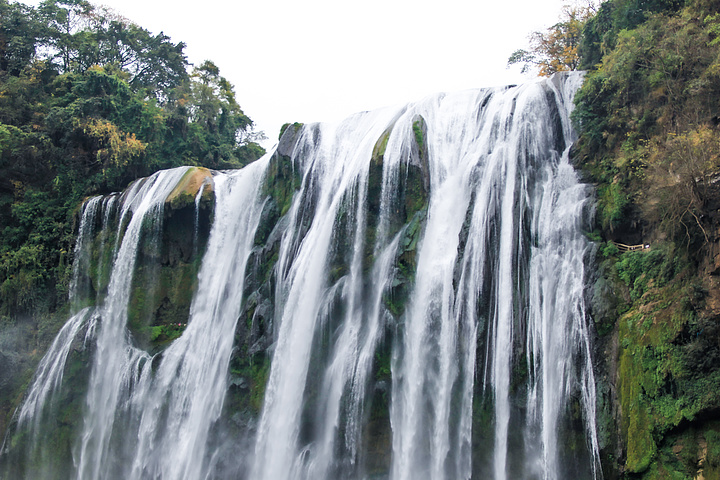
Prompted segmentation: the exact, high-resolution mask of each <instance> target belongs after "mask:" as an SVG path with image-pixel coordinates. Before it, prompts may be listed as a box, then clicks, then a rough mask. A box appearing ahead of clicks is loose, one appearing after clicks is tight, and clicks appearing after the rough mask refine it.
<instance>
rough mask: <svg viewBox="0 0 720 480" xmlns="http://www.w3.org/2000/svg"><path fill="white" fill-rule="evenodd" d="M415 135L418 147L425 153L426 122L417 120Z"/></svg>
mask: <svg viewBox="0 0 720 480" xmlns="http://www.w3.org/2000/svg"><path fill="white" fill-rule="evenodd" d="M412 128H413V134H414V135H415V141H416V142H417V145H418V147H419V149H420V151H423V150H424V149H425V132H424V129H425V122H424V120H422V119H421V120H416V121H414V122H413V126H412Z"/></svg>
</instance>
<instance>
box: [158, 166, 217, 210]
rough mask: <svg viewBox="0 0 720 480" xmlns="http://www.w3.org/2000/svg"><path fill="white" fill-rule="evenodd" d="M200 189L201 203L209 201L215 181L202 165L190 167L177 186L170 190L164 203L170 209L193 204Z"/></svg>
mask: <svg viewBox="0 0 720 480" xmlns="http://www.w3.org/2000/svg"><path fill="white" fill-rule="evenodd" d="M200 189H202V197H201V199H200V201H201V202H202V203H207V202H211V201H212V200H213V199H214V194H215V183H214V182H213V178H212V172H210V170H208V169H207V168H204V167H190V168H189V169H188V171H187V172H185V175H183V176H182V178H181V179H180V181H179V182H178V184H177V186H176V187H175V188H174V189H173V191H172V192H170V195H168V197H167V199H166V200H165V204H166V206H168V207H170V209H172V210H177V209H180V208H184V207H186V206H188V205H191V204H194V203H195V198H197V195H198V193H199V192H200Z"/></svg>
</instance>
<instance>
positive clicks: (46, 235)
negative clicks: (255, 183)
mask: <svg viewBox="0 0 720 480" xmlns="http://www.w3.org/2000/svg"><path fill="white" fill-rule="evenodd" d="M184 49H185V44H184V43H182V42H177V43H175V42H173V41H172V40H171V39H170V38H169V37H168V36H166V35H165V34H163V33H162V32H161V33H159V34H153V33H151V32H149V31H148V30H146V29H144V28H142V27H140V26H138V25H136V24H134V23H132V22H130V21H129V20H127V19H125V18H123V17H121V16H119V15H117V14H116V13H114V12H112V11H111V10H108V9H105V8H101V7H97V6H94V5H93V4H91V3H88V2H87V1H85V0H45V1H43V2H42V3H41V4H40V5H39V6H38V7H37V8H33V7H31V6H27V5H23V4H22V3H14V2H12V3H11V2H10V1H8V0H0V237H2V238H0V319H2V316H3V315H10V314H11V313H12V314H13V315H17V314H22V313H23V312H26V313H31V312H38V309H40V310H43V309H45V310H51V309H53V308H55V304H57V303H58V302H60V303H62V302H63V301H64V296H65V294H66V289H67V283H68V278H69V277H68V275H69V270H68V269H69V267H68V265H69V264H70V262H69V260H70V259H68V256H69V252H71V251H72V248H71V246H72V243H73V238H74V237H73V231H72V229H73V222H74V213H75V211H76V208H77V206H78V205H79V203H80V202H81V200H82V199H83V198H84V197H86V196H88V195H92V194H96V193H107V192H109V191H114V190H119V189H122V188H124V187H125V186H127V184H128V183H129V182H130V181H132V180H134V179H135V178H138V177H140V176H146V175H149V174H151V173H153V172H154V171H156V170H158V169H163V168H171V167H175V166H179V165H202V166H205V167H208V168H215V169H219V168H237V167H241V166H243V165H245V164H247V163H249V162H251V161H254V160H255V159H257V158H259V157H260V156H261V155H262V154H263V153H264V150H263V149H262V147H261V146H260V145H258V144H257V143H255V141H254V140H255V139H256V138H257V137H258V135H262V134H261V133H260V134H258V133H256V132H254V130H253V122H252V120H251V119H250V118H249V117H248V116H247V115H245V113H244V112H243V111H242V109H241V108H240V105H239V103H238V101H237V99H236V96H235V90H234V87H233V85H232V84H231V83H230V82H229V81H228V80H227V79H226V78H224V77H223V76H222V75H221V74H220V70H219V69H218V67H217V66H216V65H215V64H214V63H212V62H210V61H206V62H204V63H202V64H201V65H199V66H195V67H193V66H192V65H190V64H189V63H188V60H187V58H186V56H185V53H184Z"/></svg>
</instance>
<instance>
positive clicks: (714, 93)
mask: <svg viewBox="0 0 720 480" xmlns="http://www.w3.org/2000/svg"><path fill="white" fill-rule="evenodd" d="M718 7H720V4H718V2H714V1H702V0H698V1H688V2H669V1H665V2H663V1H659V2H645V3H643V2H634V1H631V0H613V1H608V2H606V3H603V4H602V5H601V7H600V8H599V11H598V12H597V13H596V15H595V16H593V17H592V18H591V19H590V20H589V21H588V22H587V23H586V25H585V31H584V34H583V41H582V43H581V53H582V54H583V58H584V61H585V67H586V68H589V69H590V72H588V74H587V76H586V80H585V84H584V86H583V87H582V89H581V90H580V92H579V93H578V95H577V109H576V112H575V119H576V120H577V122H578V124H579V128H580V130H581V132H582V134H581V136H580V139H579V141H578V143H577V145H576V147H575V154H574V157H575V160H576V162H577V165H578V166H579V167H580V168H581V169H582V170H583V171H584V173H585V175H586V178H587V180H588V181H590V182H593V183H594V184H595V185H596V191H597V197H598V208H597V231H596V232H595V233H594V235H595V236H594V238H595V239H596V240H598V241H599V242H600V244H599V249H598V257H597V266H598V270H597V275H596V278H595V280H594V281H593V282H592V284H591V285H589V287H590V289H591V290H592V294H593V295H594V298H593V302H592V303H593V317H594V320H595V323H596V329H597V332H598V342H597V349H596V360H597V367H596V370H597V371H598V373H599V378H600V382H599V385H598V392H599V396H600V398H599V405H598V407H599V408H598V411H599V412H600V416H599V418H598V423H599V430H600V437H601V442H602V447H603V451H604V459H605V461H604V466H605V473H606V478H644V479H660V478H705V479H711V478H720V477H718V470H717V464H718V460H717V452H718V450H717V447H715V446H714V445H716V438H717V436H718V420H720V395H719V394H718V392H720V310H719V309H718V305H719V304H718V299H719V298H720V289H718V286H719V285H720V284H719V283H718V278H717V274H718V265H719V264H718V256H717V252H718V244H720V214H719V213H718V207H720V203H719V202H718V200H719V199H720V187H719V186H718V185H717V182H716V179H717V177H718V175H719V174H720V149H719V148H718V145H720V144H719V143H718V142H719V141H720V130H718V123H719V122H718V120H717V119H718V115H720V76H719V75H720V56H719V55H718V53H719V52H720V51H719V50H718V48H717V43H718V40H717V38H718V34H719V33H720V30H719V29H718V27H717V25H718V23H717V21H718ZM623 245H643V246H649V248H640V249H638V250H636V251H625V250H626V249H625V247H624V246H623Z"/></svg>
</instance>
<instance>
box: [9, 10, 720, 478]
mask: <svg viewBox="0 0 720 480" xmlns="http://www.w3.org/2000/svg"><path fill="white" fill-rule="evenodd" d="M183 49H184V44H183V43H173V42H172V41H171V39H170V38H168V37H167V36H165V35H163V34H162V33H160V34H152V33H150V32H148V31H147V30H145V29H143V28H142V27H140V26H137V25H135V24H133V23H131V22H129V21H128V20H126V19H123V18H121V17H119V16H117V15H116V14H114V13H113V12H111V11H108V10H104V9H102V8H98V7H94V6H93V5H91V4H89V3H87V2H84V1H82V0H68V1H58V0H46V1H45V2H43V3H42V4H41V5H40V6H39V7H37V8H32V7H29V6H25V5H23V4H21V3H10V2H9V1H8V0H0V230H1V232H2V233H1V235H0V432H2V431H4V430H5V426H6V425H7V422H8V421H9V420H10V417H11V416H12V413H13V410H14V408H15V407H16V406H17V405H18V403H19V402H20V401H21V398H22V394H23V391H24V390H25V387H26V386H27V384H28V382H29V381H30V379H31V377H32V373H33V371H34V367H35V366H36V365H37V362H38V361H39V360H40V358H41V357H42V354H43V352H44V351H45V349H46V348H47V345H48V344H49V342H50V341H51V340H52V338H53V336H54V335H55V333H56V332H57V330H58V329H59V328H60V326H61V325H62V323H63V322H64V321H65V320H66V318H67V313H68V306H67V305H66V303H67V300H66V299H67V291H68V288H69V281H70V276H71V275H70V274H71V265H72V251H73V242H74V238H75V233H76V232H75V229H76V227H77V226H76V223H77V212H78V208H79V205H80V203H81V201H82V200H83V199H84V198H86V197H87V196H88V195H92V194H97V193H107V192H110V191H115V190H118V189H122V188H124V187H126V186H127V185H128V183H129V182H130V181H132V180H134V179H135V178H138V177H141V176H146V175H148V174H150V173H152V172H154V171H156V170H158V169H163V168H169V167H174V166H178V165H198V166H204V167H208V168H211V169H223V168H234V167H240V166H242V165H245V164H247V163H249V162H252V161H253V160H255V159H257V158H259V157H260V156H261V155H262V153H264V152H263V150H262V148H261V147H260V146H259V145H258V144H257V143H255V142H254V140H255V139H257V135H258V134H256V133H255V132H254V131H253V124H252V121H251V120H250V119H249V118H248V117H247V116H246V115H245V114H244V113H243V112H242V110H241V108H240V106H239V104H238V101H237V99H236V97H235V92H234V90H233V86H232V85H231V84H230V82H228V81H227V80H226V79H225V78H223V77H222V76H221V75H220V72H219V70H218V68H217V67H216V66H215V65H214V64H213V63H212V62H210V61H207V62H204V63H203V64H202V65H200V66H192V65H190V64H189V63H188V61H187V59H186V57H185V55H184V53H183ZM510 63H523V64H524V65H525V66H526V67H527V68H537V70H538V72H539V73H540V74H541V75H550V74H552V73H554V72H557V71H562V70H574V69H581V70H586V71H587V74H586V76H585V82H584V85H583V87H582V88H581V90H580V91H579V93H578V95H577V97H576V109H575V113H574V120H575V122H576V124H577V127H578V131H579V132H580V138H579V140H578V142H577V143H576V145H575V147H574V149H573V158H574V162H575V164H576V166H577V167H578V168H579V169H580V170H581V171H582V173H583V175H584V178H585V180H586V181H587V182H590V183H592V184H593V185H594V186H595V189H596V193H597V209H596V222H595V224H596V228H595V230H594V231H592V232H587V235H588V236H589V237H590V238H591V239H592V240H594V241H595V242H597V246H598V248H597V256H596V267H597V268H596V273H595V274H594V276H593V278H591V279H589V282H588V297H589V298H591V299H592V300H591V303H592V317H593V320H594V324H595V330H596V342H595V352H594V354H595V362H596V371H597V373H598V379H599V381H598V397H599V405H598V412H599V418H598V429H599V437H600V442H601V450H602V452H603V462H604V465H603V470H604V473H605V477H606V478H643V479H660V478H663V479H665V478H677V479H684V478H698V475H699V474H700V472H702V475H703V478H705V479H712V478H715V479H719V478H720V395H719V394H718V392H719V391H720V277H719V275H720V214H719V213H718V211H719V210H718V209H719V208H720V186H719V184H718V180H719V179H720V130H719V128H720V2H719V1H717V0H686V1H683V0H608V1H606V2H604V3H602V4H600V5H599V7H583V8H581V7H569V8H567V9H566V10H565V12H564V13H563V17H562V18H561V19H560V21H559V22H558V23H557V24H556V25H554V26H552V27H551V28H550V29H548V30H547V31H545V32H536V33H535V34H533V35H532V36H531V47H530V48H529V49H528V50H518V51H517V52H515V53H514V54H513V56H512V57H511V59H510ZM626 245H630V246H634V245H641V246H642V248H639V249H637V250H632V251H628V250H627V248H625V246H626ZM646 247H649V248H646Z"/></svg>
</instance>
